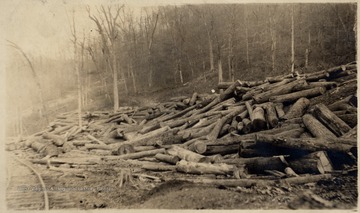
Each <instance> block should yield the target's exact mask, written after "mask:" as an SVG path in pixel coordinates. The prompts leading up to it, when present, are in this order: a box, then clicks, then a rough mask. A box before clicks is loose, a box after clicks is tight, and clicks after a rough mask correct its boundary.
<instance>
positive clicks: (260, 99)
mask: <svg viewBox="0 0 360 213" xmlns="http://www.w3.org/2000/svg"><path fill="white" fill-rule="evenodd" d="M299 84H303V85H307V83H306V81H305V80H296V81H293V82H290V83H287V84H285V85H281V86H278V87H275V88H273V89H271V90H269V91H266V92H263V93H260V94H258V95H255V96H254V97H253V99H254V100H255V101H256V103H264V102H268V101H269V98H270V97H273V96H277V95H282V94H287V93H289V92H291V91H292V89H293V87H294V86H296V85H299ZM302 97H303V96H302Z"/></svg>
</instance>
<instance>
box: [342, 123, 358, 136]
mask: <svg viewBox="0 0 360 213" xmlns="http://www.w3.org/2000/svg"><path fill="white" fill-rule="evenodd" d="M341 138H357V125H356V126H354V128H352V129H351V130H350V131H348V132H347V133H346V134H344V135H343V136H341Z"/></svg>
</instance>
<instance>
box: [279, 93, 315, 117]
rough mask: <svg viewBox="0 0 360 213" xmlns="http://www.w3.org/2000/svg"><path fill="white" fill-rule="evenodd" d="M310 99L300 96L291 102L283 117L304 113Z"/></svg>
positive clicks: (297, 115) (298, 115)
mask: <svg viewBox="0 0 360 213" xmlns="http://www.w3.org/2000/svg"><path fill="white" fill-rule="evenodd" d="M309 105H310V101H309V99H307V98H300V99H299V100H297V101H296V102H295V104H293V105H292V106H291V107H290V109H289V111H288V112H287V113H286V114H285V115H284V116H283V118H284V119H292V118H298V117H301V116H303V115H304V113H305V111H306V109H307V108H308V107H309Z"/></svg>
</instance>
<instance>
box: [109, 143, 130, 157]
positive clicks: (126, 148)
mask: <svg viewBox="0 0 360 213" xmlns="http://www.w3.org/2000/svg"><path fill="white" fill-rule="evenodd" d="M134 152H135V149H134V147H133V146H132V145H131V144H122V145H121V146H120V147H119V148H118V149H117V150H116V151H114V154H116V155H126V154H130V153H134Z"/></svg>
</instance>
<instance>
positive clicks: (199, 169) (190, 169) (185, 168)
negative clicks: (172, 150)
mask: <svg viewBox="0 0 360 213" xmlns="http://www.w3.org/2000/svg"><path fill="white" fill-rule="evenodd" d="M176 170H177V171H179V172H184V173H188V174H217V175H225V174H233V172H234V171H235V170H236V167H234V166H231V165H227V164H208V163H195V162H189V161H185V160H181V161H179V162H178V163H177V164H176Z"/></svg>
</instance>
